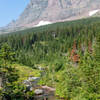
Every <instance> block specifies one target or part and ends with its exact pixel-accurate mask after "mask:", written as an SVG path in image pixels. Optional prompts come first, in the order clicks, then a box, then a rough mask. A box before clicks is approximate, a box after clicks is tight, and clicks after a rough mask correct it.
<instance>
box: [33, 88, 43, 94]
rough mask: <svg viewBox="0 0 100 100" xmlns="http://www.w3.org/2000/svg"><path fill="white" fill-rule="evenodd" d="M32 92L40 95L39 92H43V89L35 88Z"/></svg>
mask: <svg viewBox="0 0 100 100" xmlns="http://www.w3.org/2000/svg"><path fill="white" fill-rule="evenodd" d="M34 93H35V94H36V95H41V94H43V93H44V91H43V90H42V89H36V90H35V91H34Z"/></svg>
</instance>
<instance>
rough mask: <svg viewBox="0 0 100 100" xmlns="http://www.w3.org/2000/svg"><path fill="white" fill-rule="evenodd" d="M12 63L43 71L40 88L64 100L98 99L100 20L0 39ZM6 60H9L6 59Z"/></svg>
mask: <svg viewBox="0 0 100 100" xmlns="http://www.w3.org/2000/svg"><path fill="white" fill-rule="evenodd" d="M5 43H7V44H8V45H10V46H11V49H12V50H13V51H15V52H16V56H15V58H16V62H17V63H19V64H23V65H26V66H29V67H31V68H33V69H35V68H36V66H35V65H42V66H43V67H44V68H45V75H44V76H43V77H42V78H41V80H40V82H39V84H40V85H48V86H52V87H54V88H56V92H55V94H56V95H58V96H59V97H61V98H67V100H99V98H100V85H99V83H100V78H99V77H100V68H99V67H100V18H99V17H95V18H88V19H81V20H76V21H69V22H63V23H55V24H53V25H48V26H42V27H38V28H32V29H28V30H24V31H18V32H14V33H10V34H6V35H0V47H1V45H2V44H5ZM9 59H10V58H9Z"/></svg>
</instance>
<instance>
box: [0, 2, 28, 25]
mask: <svg viewBox="0 0 100 100" xmlns="http://www.w3.org/2000/svg"><path fill="white" fill-rule="evenodd" d="M29 1H30V0H0V27H3V26H5V25H7V24H8V23H9V22H11V21H12V20H16V19H17V18H18V17H19V15H20V14H21V13H22V12H23V11H24V9H25V8H26V6H27V4H28V3H29Z"/></svg>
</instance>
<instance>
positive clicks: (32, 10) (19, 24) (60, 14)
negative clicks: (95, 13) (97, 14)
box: [4, 0, 100, 30]
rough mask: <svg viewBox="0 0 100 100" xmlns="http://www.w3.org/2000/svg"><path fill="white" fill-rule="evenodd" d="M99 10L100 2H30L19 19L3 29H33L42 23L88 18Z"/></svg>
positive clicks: (74, 0) (47, 0) (75, 0)
mask: <svg viewBox="0 0 100 100" xmlns="http://www.w3.org/2000/svg"><path fill="white" fill-rule="evenodd" d="M96 9H100V0H30V3H29V4H28V5H27V7H26V8H25V10H24V12H23V13H22V14H21V15H20V17H19V18H18V19H17V20H16V21H13V22H11V23H10V24H9V25H8V26H7V27H5V28H4V29H8V30H13V29H16V30H17V29H23V28H28V27H34V25H36V24H38V23H39V22H40V21H41V20H42V21H50V22H58V21H65V20H73V19H79V18H83V17H88V16H89V12H90V11H92V10H96Z"/></svg>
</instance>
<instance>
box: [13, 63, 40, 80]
mask: <svg viewBox="0 0 100 100" xmlns="http://www.w3.org/2000/svg"><path fill="white" fill-rule="evenodd" d="M13 67H15V68H16V70H18V74H19V77H20V78H19V80H18V81H23V80H26V79H27V78H28V77H30V76H33V77H40V72H41V71H39V70H37V69H32V68H31V67H28V66H24V65H19V64H13Z"/></svg>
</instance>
